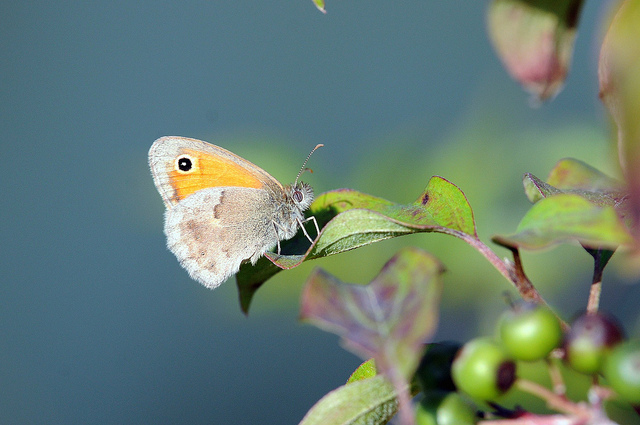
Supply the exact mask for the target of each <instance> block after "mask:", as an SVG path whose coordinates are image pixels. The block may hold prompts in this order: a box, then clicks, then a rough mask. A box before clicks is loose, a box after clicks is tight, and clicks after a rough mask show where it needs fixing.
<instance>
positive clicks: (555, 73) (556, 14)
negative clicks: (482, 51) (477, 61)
mask: <svg viewBox="0 0 640 425" xmlns="http://www.w3.org/2000/svg"><path fill="white" fill-rule="evenodd" d="M582 4H583V1H582V0H494V1H493V2H491V5H490V6H489V11H488V27H489V28H488V29H489V36H490V38H491V41H492V42H493V45H494V48H495V49H496V51H497V53H498V56H499V57H500V59H501V60H502V62H503V63H504V65H505V67H506V68H507V71H508V72H509V74H510V75H511V76H512V77H513V78H514V79H515V80H517V81H518V82H520V84H522V85H523V86H524V88H525V89H526V90H528V91H529V92H531V93H532V94H533V95H535V96H536V97H537V98H538V99H539V100H545V99H548V98H549V97H552V96H555V95H556V94H557V93H558V92H559V91H560V89H561V88H562V86H563V84H564V80H565V79H566V76H567V73H568V70H569V66H570V62H571V56H572V54H573V46H574V41H575V37H576V27H577V24H578V17H579V14H580V9H581V8H582Z"/></svg>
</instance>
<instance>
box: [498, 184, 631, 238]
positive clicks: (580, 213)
mask: <svg viewBox="0 0 640 425" xmlns="http://www.w3.org/2000/svg"><path fill="white" fill-rule="evenodd" d="M493 241H494V242H496V243H498V244H500V245H503V246H505V247H508V248H526V249H541V248H547V247H549V246H552V245H554V244H559V243H566V242H571V241H578V242H580V243H581V244H582V245H583V246H584V247H586V248H591V249H598V248H606V249H615V248H617V247H618V246H620V245H629V244H630V243H631V241H632V238H631V236H630V234H629V232H628V230H627V228H626V227H625V226H624V225H623V224H622V222H621V221H620V218H619V217H618V214H617V213H616V210H615V209H614V208H613V207H612V206H598V205H595V204H593V203H592V202H589V201H588V200H587V199H585V198H584V197H582V196H580V195H575V194H560V195H554V196H550V197H548V198H545V199H542V200H540V201H538V202H537V203H536V204H534V205H533V207H531V209H530V210H529V211H528V212H527V214H526V215H525V216H524V217H523V219H522V221H521V222H520V224H519V225H518V228H517V229H516V233H515V234H513V235H508V236H494V237H493Z"/></svg>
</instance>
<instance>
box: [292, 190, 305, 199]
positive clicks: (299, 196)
mask: <svg viewBox="0 0 640 425" xmlns="http://www.w3.org/2000/svg"><path fill="white" fill-rule="evenodd" d="M292 198H293V200H294V201H296V202H302V200H303V199H304V195H303V194H302V192H300V191H299V190H296V191H295V192H293V196H292Z"/></svg>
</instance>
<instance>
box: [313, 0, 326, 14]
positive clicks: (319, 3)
mask: <svg viewBox="0 0 640 425" xmlns="http://www.w3.org/2000/svg"><path fill="white" fill-rule="evenodd" d="M313 4H315V5H316V7H317V8H318V10H319V11H320V12H322V13H327V11H326V10H325V9H324V0H313Z"/></svg>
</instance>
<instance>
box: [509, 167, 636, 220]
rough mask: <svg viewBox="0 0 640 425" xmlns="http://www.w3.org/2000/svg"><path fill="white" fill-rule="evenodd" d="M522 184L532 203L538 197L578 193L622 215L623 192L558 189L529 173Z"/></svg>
mask: <svg viewBox="0 0 640 425" xmlns="http://www.w3.org/2000/svg"><path fill="white" fill-rule="evenodd" d="M522 183H523V185H524V191H525V193H526V195H527V198H529V200H530V201H531V202H533V203H535V202H538V201H539V200H540V199H544V198H548V197H550V196H555V195H560V194H563V193H564V194H573V195H579V196H581V197H583V198H585V199H587V200H588V201H590V202H592V203H594V204H596V205H599V206H607V205H608V206H611V207H614V208H616V210H617V211H618V214H620V215H621V216H622V215H624V207H625V204H624V200H625V198H626V195H625V194H624V193H623V192H613V191H592V190H583V189H558V188H557V187H555V186H551V185H550V184H549V183H545V182H543V181H542V180H540V179H539V178H537V177H536V176H534V175H533V174H531V173H526V174H525V175H524V177H523V179H522Z"/></svg>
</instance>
